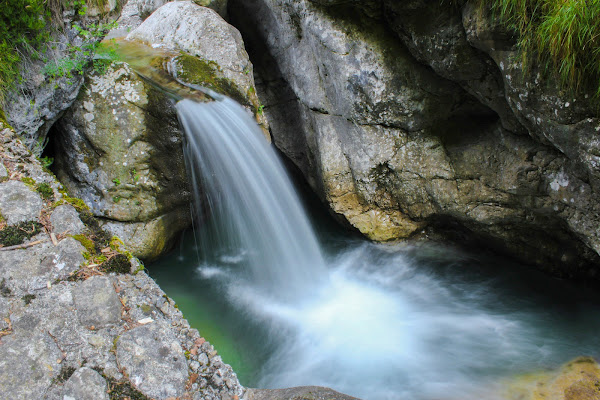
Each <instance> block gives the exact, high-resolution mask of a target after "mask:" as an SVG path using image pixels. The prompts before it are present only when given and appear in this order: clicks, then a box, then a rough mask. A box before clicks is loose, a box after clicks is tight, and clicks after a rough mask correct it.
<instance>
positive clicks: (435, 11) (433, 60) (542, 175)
mask: <svg viewBox="0 0 600 400" xmlns="http://www.w3.org/2000/svg"><path fill="white" fill-rule="evenodd" d="M230 4H231V5H232V6H231V7H230V13H231V17H232V19H233V21H234V23H235V24H236V25H237V26H239V27H240V30H241V31H242V33H243V34H244V37H245V39H246V43H247V46H248V48H249V51H250V53H251V54H252V56H253V58H254V60H253V61H254V63H255V66H256V68H257V71H258V72H259V75H260V76H262V77H264V79H263V82H264V85H263V86H261V87H259V89H260V91H261V97H262V98H263V99H264V100H265V102H266V103H265V104H266V106H265V112H266V113H267V114H268V117H269V121H270V124H271V127H272V131H273V137H274V142H275V143H276V144H277V146H278V147H279V148H280V149H281V150H282V151H283V152H284V153H285V154H286V155H287V156H288V157H289V158H290V159H291V160H292V161H293V162H294V163H295V164H296V165H297V166H298V167H299V168H300V170H301V171H302V172H303V173H304V175H305V176H306V178H307V179H308V181H309V183H310V184H311V186H312V187H313V188H315V189H316V191H317V192H318V193H319V194H320V195H321V197H322V198H323V199H324V200H326V201H327V202H328V203H329V205H330V207H331V209H332V210H333V211H334V212H335V213H336V214H337V215H338V216H339V217H340V218H341V219H344V220H346V221H348V222H349V223H350V224H351V225H353V226H354V227H356V228H357V229H358V230H360V231H361V232H362V233H363V234H365V235H366V236H368V237H369V238H371V239H374V240H378V241H388V240H397V239H405V238H411V237H417V236H422V235H428V234H429V233H431V232H432V231H433V232H435V233H439V232H443V233H444V234H445V235H446V237H453V238H455V239H458V240H460V241H461V242H464V241H465V240H468V239H477V240H479V241H481V242H483V243H486V244H487V245H491V246H493V247H494V248H496V249H497V250H500V251H503V252H506V253H509V254H511V255H513V256H516V257H518V258H519V259H521V260H522V261H525V262H527V263H531V264H535V265H537V266H538V267H539V268H542V269H544V270H546V271H548V272H550V273H553V274H555V275H558V276H563V277H568V276H571V277H583V278H588V277H596V278H598V277H600V257H599V253H600V236H599V235H600V233H599V231H598V229H597V227H598V225H599V223H600V201H599V200H598V199H600V196H599V194H600V193H599V191H600V187H599V186H598V176H599V175H598V173H599V170H598V165H600V164H598V160H597V156H596V154H598V152H599V151H600V144H599V143H600V142H598V141H597V139H595V138H596V137H597V134H598V130H600V120H599V119H598V118H597V115H595V114H594V113H593V112H592V110H591V108H590V107H589V102H586V99H585V96H582V98H578V99H568V98H564V97H562V96H561V95H560V93H558V92H557V91H556V90H553V89H552V87H555V86H556V85H555V84H553V83H552V82H547V83H548V84H547V85H544V84H542V82H540V79H541V78H539V77H537V74H536V73H535V72H534V73H533V75H532V76H531V77H529V76H528V75H527V74H524V73H523V71H522V66H520V65H519V63H518V62H516V61H515V60H518V59H519V57H517V52H516V50H515V47H514V45H513V44H511V43H510V40H511V36H510V34H509V33H507V32H505V31H501V30H499V29H498V24H495V23H494V21H491V20H490V19H489V16H486V14H485V13H481V12H479V13H478V12H477V9H476V8H475V9H474V8H473V7H470V6H469V4H468V3H467V4H466V5H465V6H462V7H458V6H456V5H451V4H448V2H435V5H432V3H431V2H427V1H419V0H417V1H410V2H398V1H393V0H372V1H366V2H357V1H325V0H319V1H317V0H301V1H296V2H288V1H283V0H244V1H242V0H231V2H230Z"/></svg>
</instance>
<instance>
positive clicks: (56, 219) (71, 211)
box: [50, 204, 85, 235]
mask: <svg viewBox="0 0 600 400" xmlns="http://www.w3.org/2000/svg"><path fill="white" fill-rule="evenodd" d="M50 223H51V224H52V229H53V231H54V232H55V233H60V234H65V233H68V234H70V235H77V234H80V233H82V232H83V231H84V230H85V225H84V224H83V222H81V219H79V213H77V210H75V208H74V207H73V206H71V205H69V204H64V205H61V206H58V207H56V208H55V209H54V211H53V212H52V214H51V215H50Z"/></svg>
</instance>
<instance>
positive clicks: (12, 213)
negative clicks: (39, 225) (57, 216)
mask: <svg viewBox="0 0 600 400" xmlns="http://www.w3.org/2000/svg"><path fill="white" fill-rule="evenodd" d="M41 211H42V199H41V197H40V195H39V194H37V193H36V192H34V191H33V190H32V189H30V188H29V187H28V186H27V185H26V184H24V183H23V182H21V181H8V182H3V183H0V214H1V215H2V216H3V218H4V219H5V220H6V223H7V224H9V225H13V224H17V223H19V222H23V221H31V220H37V218H38V216H39V215H40V212H41Z"/></svg>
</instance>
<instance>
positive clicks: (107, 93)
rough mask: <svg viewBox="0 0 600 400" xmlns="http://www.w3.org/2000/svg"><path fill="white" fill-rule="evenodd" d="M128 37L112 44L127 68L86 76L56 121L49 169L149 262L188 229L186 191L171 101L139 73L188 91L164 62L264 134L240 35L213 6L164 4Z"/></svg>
mask: <svg viewBox="0 0 600 400" xmlns="http://www.w3.org/2000/svg"><path fill="white" fill-rule="evenodd" d="M181 15H185V18H184V19H182V18H181ZM197 37H198V38H199V37H201V38H202V40H198V39H194V38H197ZM129 39H130V40H131V41H130V42H123V43H122V44H121V45H120V46H121V47H120V49H121V50H120V51H121V53H122V58H123V59H124V60H127V61H129V62H118V63H113V64H112V65H111V66H110V67H108V69H107V70H106V71H105V72H102V73H100V72H96V71H93V72H90V73H89V74H88V75H87V76H86V88H85V89H84V90H83V92H82V93H81V95H80V96H79V98H78V99H77V101H76V102H75V103H74V104H73V106H72V107H71V108H70V109H69V111H68V112H67V114H66V115H65V117H64V118H62V119H61V120H60V121H59V124H58V127H57V129H56V135H57V136H56V142H55V149H56V171H57V175H58V176H59V178H60V180H61V181H62V182H63V183H64V184H65V186H67V187H68V189H69V190H70V191H71V192H72V193H74V194H75V195H76V196H77V197H80V198H81V199H83V200H84V201H85V203H86V204H88V205H89V207H90V209H91V211H92V212H93V214H94V215H96V216H97V217H100V218H101V219H102V221H103V224H104V228H105V229H107V230H108V231H110V232H112V233H113V234H115V235H117V236H119V237H120V238H122V239H123V241H124V242H125V244H126V245H127V247H128V248H130V249H131V251H132V253H133V254H134V255H135V256H138V257H140V258H143V259H146V260H149V259H154V258H156V257H158V256H159V255H160V254H163V253H164V252H165V251H166V250H168V249H169V248H170V247H171V245H172V243H173V241H174V240H175V239H176V238H177V237H178V234H179V232H181V231H182V230H183V229H185V228H187V227H188V226H189V225H190V224H191V217H190V215H191V213H190V193H189V187H188V182H187V176H186V170H185V163H184V160H183V150H182V140H183V138H182V132H181V131H180V128H179V124H178V121H177V115H176V112H175V109H174V104H175V101H176V100H175V98H172V97H171V96H170V95H169V94H168V93H167V92H166V91H164V90H161V89H158V88H157V86H156V85H155V84H154V83H151V82H149V81H148V80H147V79H143V78H142V77H140V75H138V72H139V71H142V72H143V74H144V76H145V77H146V78H148V77H149V78H150V79H156V80H160V84H161V85H165V86H168V87H167V90H171V91H172V92H174V93H176V96H181V95H182V94H181V93H182V92H181V91H182V90H187V92H186V94H183V95H184V96H187V95H191V94H190V93H191V92H190V91H189V89H187V88H186V87H185V86H184V85H181V84H179V83H178V82H176V81H175V80H174V79H173V78H170V80H169V77H168V76H165V75H167V74H166V72H165V70H164V69H163V66H165V65H170V67H169V68H170V70H171V71H173V73H174V74H175V75H176V76H177V78H178V79H179V81H180V82H183V83H184V84H191V85H201V86H204V87H207V88H209V89H211V90H214V91H216V92H219V93H223V94H227V95H229V96H231V97H233V98H235V99H237V100H238V101H240V102H241V103H243V104H245V105H246V106H247V107H248V109H249V111H250V112H254V114H255V115H256V117H257V120H259V122H262V124H263V128H264V130H265V131H266V130H267V126H266V121H265V119H264V116H263V114H262V108H261V107H260V106H259V101H258V97H257V95H256V90H255V89H254V82H253V78H252V76H253V73H252V65H251V64H250V61H249V60H248V56H247V54H246V52H245V50H244V48H243V43H242V41H241V36H240V34H239V32H237V31H236V30H235V28H233V27H232V26H231V25H229V24H227V23H226V22H225V21H223V19H222V18H221V17H220V16H219V15H218V14H217V13H216V12H214V11H213V10H211V9H208V8H204V7H200V6H197V5H196V4H194V3H192V2H176V3H168V4H166V5H164V6H163V7H161V8H159V9H158V10H157V11H156V12H155V13H154V14H152V15H151V16H150V17H148V18H147V19H146V20H145V21H144V23H142V24H141V25H140V26H139V27H138V28H137V29H135V30H133V31H132V32H131V33H130V34H129ZM133 41H135V43H134V42H133ZM142 43H143V44H142ZM146 45H148V46H146ZM149 46H152V47H153V48H157V47H159V48H160V50H153V49H152V48H151V47H149ZM128 52H129V53H128ZM134 52H135V54H134V55H132V54H133V53H134ZM140 52H142V53H144V54H146V56H144V57H145V58H144V61H143V63H140V62H139V59H136V58H139V54H140ZM128 57H129V58H128ZM134 67H135V68H139V69H138V70H134ZM136 71H138V72H136Z"/></svg>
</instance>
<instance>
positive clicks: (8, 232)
mask: <svg viewBox="0 0 600 400" xmlns="http://www.w3.org/2000/svg"><path fill="white" fill-rule="evenodd" d="M41 231H42V224H40V223H39V222H37V221H24V222H19V223H18V224H16V225H9V226H6V227H5V228H4V229H2V230H0V245H2V246H16V245H19V244H21V243H23V242H24V241H25V240H27V239H31V238H32V237H33V236H35V235H37V234H38V233H40V232H41Z"/></svg>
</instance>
